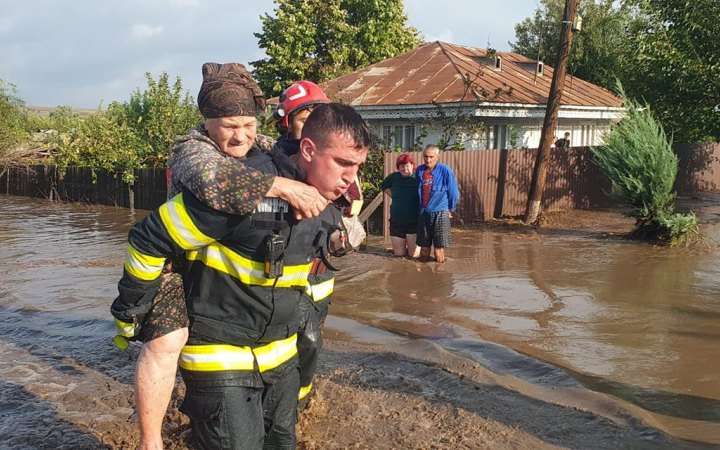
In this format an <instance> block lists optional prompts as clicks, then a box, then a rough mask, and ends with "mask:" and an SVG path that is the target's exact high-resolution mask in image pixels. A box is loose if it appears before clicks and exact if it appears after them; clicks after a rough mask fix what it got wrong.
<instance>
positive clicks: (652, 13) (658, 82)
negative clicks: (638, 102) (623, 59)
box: [622, 0, 720, 143]
mask: <svg viewBox="0 0 720 450" xmlns="http://www.w3.org/2000/svg"><path fill="white" fill-rule="evenodd" d="M629 3H632V4H633V5H634V6H635V8H636V10H637V12H638V14H639V16H640V17H641V18H642V20H641V21H637V22H636V23H635V26H634V27H632V28H631V29H630V38H631V42H632V51H630V52H628V54H627V57H628V65H627V70H625V71H624V73H623V74H622V80H623V82H624V84H625V85H626V87H627V89H628V92H629V93H631V94H632V95H633V96H637V97H641V98H644V99H645V100H647V101H648V102H649V103H650V105H652V107H653V109H654V110H655V111H656V113H657V115H658V118H659V119H660V120H661V121H662V123H663V125H664V126H665V129H667V130H668V131H669V132H671V133H673V135H674V140H675V141H676V142H688V143H692V142H700V141H710V140H714V141H719V140H720V38H718V36H720V20H718V18H719V17H720V2H718V1H717V0H695V1H692V2H690V1H685V0H629Z"/></svg>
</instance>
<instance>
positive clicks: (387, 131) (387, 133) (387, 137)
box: [382, 125, 392, 148]
mask: <svg viewBox="0 0 720 450" xmlns="http://www.w3.org/2000/svg"><path fill="white" fill-rule="evenodd" d="M382 142H383V145H384V146H385V148H390V147H392V127H391V126H390V125H384V126H383V128H382Z"/></svg>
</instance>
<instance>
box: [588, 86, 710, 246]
mask: <svg viewBox="0 0 720 450" xmlns="http://www.w3.org/2000/svg"><path fill="white" fill-rule="evenodd" d="M618 90H619V91H620V92H621V94H622V95H623V97H624V100H625V102H624V106H625V108H626V110H627V115H626V116H625V117H624V118H623V120H621V121H620V123H618V124H617V125H616V126H615V127H614V128H613V129H612V130H611V132H610V133H609V134H608V135H607V137H606V139H605V140H606V143H605V144H604V145H603V146H601V147H597V148H593V149H592V152H593V156H594V158H595V161H596V162H597V164H598V166H599V167H600V169H601V170H602V172H603V173H604V174H605V175H606V176H607V177H608V178H609V179H610V181H611V183H612V194H613V195H614V196H615V197H616V198H618V199H619V200H620V201H622V202H623V203H625V204H626V205H628V206H630V207H631V210H630V213H629V214H630V216H632V217H634V218H635V219H636V230H635V236H638V237H641V238H651V239H659V240H661V241H667V242H670V243H674V242H677V241H678V240H682V239H684V238H686V237H687V236H688V235H690V234H694V233H696V232H697V219H696V218H695V215H694V214H692V213H690V214H679V213H676V212H675V192H674V191H673V185H674V184H675V177H676V176H677V171H678V159H677V156H676V155H675V153H674V152H673V150H672V143H671V140H670V139H668V138H667V136H666V135H665V131H664V130H663V127H662V125H660V124H659V123H658V121H657V120H656V119H655V117H654V115H653V113H652V111H651V110H650V107H649V106H648V105H647V104H642V103H638V102H636V101H634V100H631V99H628V98H627V97H626V96H625V95H624V92H623V90H622V87H619V89H618Z"/></svg>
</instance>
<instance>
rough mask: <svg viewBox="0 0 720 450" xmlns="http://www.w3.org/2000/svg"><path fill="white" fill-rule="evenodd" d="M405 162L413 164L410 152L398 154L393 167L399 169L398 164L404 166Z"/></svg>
mask: <svg viewBox="0 0 720 450" xmlns="http://www.w3.org/2000/svg"><path fill="white" fill-rule="evenodd" d="M407 163H410V164H412V165H413V166H415V160H414V159H413V157H412V155H411V154H410V153H403V154H402V155H400V156H398V159H397V161H395V168H396V169H399V168H400V166H404V165H405V164H407Z"/></svg>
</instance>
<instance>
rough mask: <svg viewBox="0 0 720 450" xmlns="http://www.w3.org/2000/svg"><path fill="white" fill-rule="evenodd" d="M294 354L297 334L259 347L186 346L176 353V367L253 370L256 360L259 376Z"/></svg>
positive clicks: (202, 369)
mask: <svg viewBox="0 0 720 450" xmlns="http://www.w3.org/2000/svg"><path fill="white" fill-rule="evenodd" d="M296 354H297V334H293V335H292V336H290V337H289V338H287V339H283V340H280V341H275V342H271V343H270V344H267V345H263V346H260V347H255V348H251V347H248V346H242V347H240V346H235V345H225V344H209V345H186V346H185V347H183V349H182V352H181V353H180V367H182V368H183V369H186V370H193V371H200V372H214V371H219V370H253V369H254V367H255V366H254V361H256V360H257V365H258V368H259V369H260V372H265V371H267V370H271V369H274V368H276V367H278V366H280V365H281V364H283V363H284V362H286V361H288V360H290V359H291V358H292V357H294V356H295V355H296Z"/></svg>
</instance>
